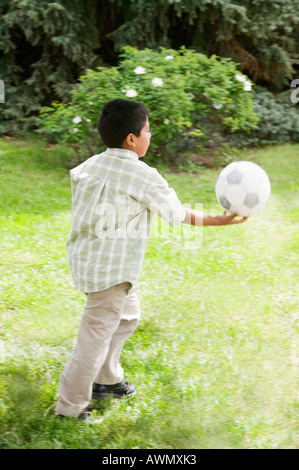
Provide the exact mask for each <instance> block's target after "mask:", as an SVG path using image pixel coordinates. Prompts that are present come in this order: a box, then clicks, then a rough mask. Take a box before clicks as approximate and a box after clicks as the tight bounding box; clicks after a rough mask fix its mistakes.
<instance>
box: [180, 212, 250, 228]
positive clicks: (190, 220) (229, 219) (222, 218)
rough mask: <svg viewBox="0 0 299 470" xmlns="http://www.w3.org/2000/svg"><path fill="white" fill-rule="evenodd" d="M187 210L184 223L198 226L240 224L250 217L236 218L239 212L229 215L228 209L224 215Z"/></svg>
mask: <svg viewBox="0 0 299 470" xmlns="http://www.w3.org/2000/svg"><path fill="white" fill-rule="evenodd" d="M185 212H186V215H185V219H184V221H183V223H185V224H189V225H196V226H206V225H232V224H240V223H242V222H245V221H246V220H247V219H248V217H242V219H236V217H239V214H238V213H237V212H234V213H233V214H229V215H227V214H226V211H224V212H223V214H222V215H216V216H212V215H206V214H202V213H201V212H199V211H195V210H193V209H187V208H186V210H185Z"/></svg>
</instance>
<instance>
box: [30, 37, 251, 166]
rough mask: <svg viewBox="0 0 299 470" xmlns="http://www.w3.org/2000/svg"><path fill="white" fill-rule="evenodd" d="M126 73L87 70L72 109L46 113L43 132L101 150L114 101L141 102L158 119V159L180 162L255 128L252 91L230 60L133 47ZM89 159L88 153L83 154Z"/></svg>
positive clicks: (57, 106)
mask: <svg viewBox="0 0 299 470" xmlns="http://www.w3.org/2000/svg"><path fill="white" fill-rule="evenodd" d="M122 59H123V60H122V61H121V62H120V64H119V66H118V67H111V68H98V69H97V71H94V70H87V71H86V73H85V74H84V75H82V76H81V77H80V82H79V84H78V86H77V87H76V88H75V89H74V90H73V91H72V92H71V96H72V99H71V101H70V102H69V103H66V104H62V103H54V104H53V106H52V107H44V108H43V109H42V110H41V115H40V120H39V124H40V127H41V130H42V132H43V133H45V134H46V135H47V136H48V137H49V138H50V139H52V140H53V141H56V142H57V141H62V142H67V143H71V144H74V143H76V144H77V146H78V149H80V148H81V149H82V148H83V149H84V151H83V153H81V158H86V157H87V156H88V155H86V146H89V151H90V153H93V151H92V149H93V148H94V147H96V146H98V137H97V136H96V134H95V128H96V123H97V119H98V116H99V111H100V109H101V107H102V106H103V104H104V103H105V102H106V101H109V100H111V99H114V98H117V97H123V98H128V99H136V100H140V101H141V102H143V103H144V104H145V106H147V108H148V110H149V113H150V125H151V129H152V132H153V138H152V143H151V155H152V156H153V157H155V158H156V157H160V156H162V157H163V158H164V159H165V161H168V162H173V161H174V160H175V159H176V157H177V156H178V155H179V153H180V152H182V151H186V150H190V151H195V152H199V151H205V149H206V148H209V146H211V145H213V146H216V147H217V142H216V144H215V141H217V138H218V141H219V142H218V146H221V145H222V144H223V141H224V137H223V136H225V134H226V133H231V132H235V131H237V130H239V129H241V130H249V129H252V128H254V126H255V125H256V123H257V118H256V115H255V113H254V112H253V109H252V108H253V105H252V94H251V92H250V90H251V87H252V85H251V83H250V82H249V81H248V80H247V79H246V77H245V76H243V75H241V74H239V73H238V71H237V68H236V66H235V64H234V63H233V62H232V61H231V60H229V59H220V58H218V57H216V56H212V57H210V58H208V57H206V56H205V55H203V54H198V53H196V52H194V51H191V50H188V49H186V48H181V49H180V50H179V51H175V50H172V49H161V50H160V51H159V52H155V51H152V50H149V49H145V50H142V51H138V50H137V49H134V48H131V47H129V46H128V47H126V48H125V50H124V52H123V54H122ZM81 152H82V151H81Z"/></svg>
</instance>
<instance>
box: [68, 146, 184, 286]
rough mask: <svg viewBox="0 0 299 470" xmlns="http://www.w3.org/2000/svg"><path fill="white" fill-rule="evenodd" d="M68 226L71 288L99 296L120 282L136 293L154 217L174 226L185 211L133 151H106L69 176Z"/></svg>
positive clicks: (72, 171)
mask: <svg viewBox="0 0 299 470" xmlns="http://www.w3.org/2000/svg"><path fill="white" fill-rule="evenodd" d="M70 175H71V190H72V224H71V231H70V234H69V237H68V240H67V250H68V259H69V265H70V269H71V273H72V277H73V282H74V285H75V287H76V288H77V289H79V290H80V291H83V292H86V293H88V292H97V291H100V290H103V289H107V288H108V287H111V286H113V285H115V284H119V283H121V282H130V283H131V285H132V287H131V289H130V292H133V291H134V290H135V289H136V285H137V281H138V278H139V275H140V271H141V269H142V264H143V259H144V255H145V250H146V245H147V241H148V238H149V235H150V224H151V219H152V215H153V214H157V215H159V216H160V217H161V218H162V219H164V220H165V221H166V222H168V223H169V224H170V225H172V226H176V225H179V224H181V223H182V221H183V220H184V218H185V209H184V207H183V205H182V203H181V201H180V200H179V199H178V197H177V195H176V193H175V191H174V190H173V189H172V188H170V187H169V186H168V183H167V181H166V180H165V179H164V178H163V177H162V176H161V175H160V174H159V172H158V171H157V170H156V169H155V168H152V167H150V166H149V165H147V164H146V163H144V162H143V161H140V160H139V158H138V155H137V154H136V153H135V152H132V151H130V150H126V149H119V148H113V149H110V148H108V149H107V150H106V151H105V152H104V153H101V154H99V155H94V156H93V157H91V158H89V159H88V160H86V161H85V162H84V163H82V164H81V165H79V166H77V167H75V168H74V169H72V170H71V172H70Z"/></svg>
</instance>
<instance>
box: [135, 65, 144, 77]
mask: <svg viewBox="0 0 299 470" xmlns="http://www.w3.org/2000/svg"><path fill="white" fill-rule="evenodd" d="M134 72H135V73H136V75H142V74H144V73H145V68H144V67H136V69H135V70H134Z"/></svg>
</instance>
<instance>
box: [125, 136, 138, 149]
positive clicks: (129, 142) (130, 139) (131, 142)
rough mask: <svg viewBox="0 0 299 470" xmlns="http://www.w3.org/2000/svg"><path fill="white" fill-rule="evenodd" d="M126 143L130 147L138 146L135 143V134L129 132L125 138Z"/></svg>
mask: <svg viewBox="0 0 299 470" xmlns="http://www.w3.org/2000/svg"><path fill="white" fill-rule="evenodd" d="M125 143H126V144H127V145H128V146H129V147H136V144H135V136H134V134H132V133H131V134H128V135H127V137H126V138H125Z"/></svg>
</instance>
